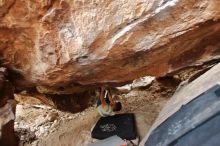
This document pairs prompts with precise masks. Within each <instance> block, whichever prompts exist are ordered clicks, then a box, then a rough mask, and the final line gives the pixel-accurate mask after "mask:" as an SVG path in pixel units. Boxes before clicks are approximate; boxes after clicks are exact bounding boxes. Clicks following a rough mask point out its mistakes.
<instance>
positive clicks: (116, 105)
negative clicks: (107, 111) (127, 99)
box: [113, 102, 122, 112]
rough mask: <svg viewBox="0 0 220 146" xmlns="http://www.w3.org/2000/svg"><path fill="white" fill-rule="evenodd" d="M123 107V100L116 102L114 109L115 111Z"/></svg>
mask: <svg viewBox="0 0 220 146" xmlns="http://www.w3.org/2000/svg"><path fill="white" fill-rule="evenodd" d="M121 108H122V106H121V102H116V103H115V105H114V108H113V111H115V112H117V111H120V110H121Z"/></svg>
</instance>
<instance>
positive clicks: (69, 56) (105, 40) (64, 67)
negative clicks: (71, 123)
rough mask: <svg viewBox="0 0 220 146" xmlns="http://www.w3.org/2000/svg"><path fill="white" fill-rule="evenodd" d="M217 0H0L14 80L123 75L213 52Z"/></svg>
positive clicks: (0, 56)
mask: <svg viewBox="0 0 220 146" xmlns="http://www.w3.org/2000/svg"><path fill="white" fill-rule="evenodd" d="M219 5H220V1H219V0H187V1H180V0H169V1H168V0H152V1H149V0H136V1H134V0H126V1H112V0H90V1H87V0H81V1H79V0H44V1H42V0H40V1H23V0H7V1H0V63H1V64H2V65H4V66H5V67H7V68H8V69H9V71H10V77H11V80H12V81H13V82H14V85H15V86H16V87H17V88H18V87H19V88H28V87H35V86H43V87H50V88H52V89H54V88H55V89H56V88H59V87H62V88H65V87H66V86H68V85H70V84H71V85H77V86H82V88H83V86H84V85H100V84H109V85H111V84H113V85H117V84H118V83H124V82H127V81H131V80H134V79H137V78H139V77H143V76H156V77H158V76H164V75H166V74H167V73H171V72H174V71H177V70H179V69H181V68H184V67H187V66H193V65H199V64H202V63H204V62H207V61H210V60H214V59H219V58H220V49H219V47H220V42H219V39H220V19H219V18H220V7H219Z"/></svg>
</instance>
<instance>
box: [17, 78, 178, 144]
mask: <svg viewBox="0 0 220 146" xmlns="http://www.w3.org/2000/svg"><path fill="white" fill-rule="evenodd" d="M176 86H177V84H176V83H172V82H170V81H169V82H167V81H162V82H158V81H153V83H152V84H151V85H148V86H147V87H143V88H142V89H140V88H139V89H133V90H131V91H129V92H127V93H121V92H119V93H115V94H116V95H115V98H117V99H119V100H120V101H121V103H122V107H123V109H122V111H121V112H120V113H134V114H135V119H136V126H137V131H138V135H139V137H140V139H142V138H143V137H144V135H145V134H146V133H147V131H148V130H149V128H150V126H151V125H152V124H153V122H154V120H155V118H156V117H157V115H158V113H159V111H160V110H161V108H162V107H163V105H164V104H165V103H166V101H167V100H168V99H169V97H171V95H172V94H173V92H174V90H175V89H176ZM20 98H21V97H20ZM24 98H25V97H24ZM28 100H30V101H29V103H28V102H27V101H26V102H25V103H22V102H21V103H20V104H19V105H18V106H17V112H16V122H15V129H16V131H17V133H18V135H19V137H20V139H21V142H20V145H21V146H23V145H38V146H86V145H88V144H89V143H93V142H95V141H97V140H95V139H92V138H91V136H90V133H91V128H92V127H93V126H94V124H95V123H96V122H97V120H98V119H99V115H98V113H97V111H96V110H95V108H94V106H93V107H90V108H87V109H86V110H84V111H82V112H80V113H76V114H72V113H68V112H62V111H59V110H56V109H52V108H50V107H47V106H45V105H43V104H42V103H41V102H40V101H37V100H36V99H34V98H32V97H28ZM30 103H31V104H30Z"/></svg>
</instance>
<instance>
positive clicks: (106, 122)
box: [91, 113, 137, 140]
mask: <svg viewBox="0 0 220 146" xmlns="http://www.w3.org/2000/svg"><path fill="white" fill-rule="evenodd" d="M91 135H92V138H96V139H100V140H101V139H105V138H108V137H110V136H113V135H117V136H119V137H120V138H122V139H127V140H132V139H135V138H136V136H137V132H136V128H135V119H134V114H132V113H126V114H117V115H114V116H109V117H101V118H100V119H99V120H98V122H97V123H96V125H95V127H94V129H93V130H92V133H91Z"/></svg>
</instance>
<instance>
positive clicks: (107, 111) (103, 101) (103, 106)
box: [96, 86, 121, 117]
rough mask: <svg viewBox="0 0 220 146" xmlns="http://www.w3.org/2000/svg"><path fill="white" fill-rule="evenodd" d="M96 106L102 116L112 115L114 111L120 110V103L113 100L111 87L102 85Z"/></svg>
mask: <svg viewBox="0 0 220 146" xmlns="http://www.w3.org/2000/svg"><path fill="white" fill-rule="evenodd" d="M103 93H104V95H103ZM96 108H97V111H98V112H99V114H100V115H101V116H102V117H107V116H113V115H114V114H115V113H114V112H116V111H120V110H121V103H120V102H116V101H114V99H113V98H112V93H111V89H107V88H106V87H104V86H102V87H101V92H100V95H99V99H98V100H97V105H96Z"/></svg>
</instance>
